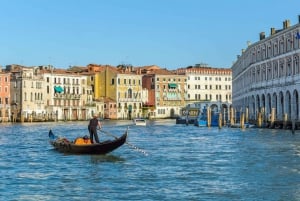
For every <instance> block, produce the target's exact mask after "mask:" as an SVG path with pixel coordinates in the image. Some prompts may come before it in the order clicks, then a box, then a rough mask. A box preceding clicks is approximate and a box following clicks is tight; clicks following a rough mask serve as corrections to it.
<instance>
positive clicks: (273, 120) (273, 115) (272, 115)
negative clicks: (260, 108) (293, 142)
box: [270, 108, 276, 128]
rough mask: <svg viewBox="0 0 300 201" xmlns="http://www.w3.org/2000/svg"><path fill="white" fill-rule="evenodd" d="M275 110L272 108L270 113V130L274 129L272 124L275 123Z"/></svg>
mask: <svg viewBox="0 0 300 201" xmlns="http://www.w3.org/2000/svg"><path fill="white" fill-rule="evenodd" d="M275 110H276V109H275V108H272V111H271V122H270V124H271V125H270V127H271V128H274V122H275Z"/></svg>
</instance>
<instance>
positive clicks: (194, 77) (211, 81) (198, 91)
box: [177, 64, 232, 112]
mask: <svg viewBox="0 0 300 201" xmlns="http://www.w3.org/2000/svg"><path fill="white" fill-rule="evenodd" d="M177 73H178V74H183V75H186V86H185V88H186V97H185V99H186V103H187V104H189V105H193V106H194V107H197V108H201V109H203V108H204V107H206V108H207V107H210V108H211V110H212V111H216V112H219V111H221V110H222V109H223V110H225V111H228V109H229V107H231V104H232V99H231V98H232V87H231V86H232V71H231V69H230V68H212V67H209V66H208V65H207V64H196V65H195V66H189V67H187V68H180V69H178V70H177Z"/></svg>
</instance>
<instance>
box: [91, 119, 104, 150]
mask: <svg viewBox="0 0 300 201" xmlns="http://www.w3.org/2000/svg"><path fill="white" fill-rule="evenodd" d="M97 127H98V128H99V129H101V128H102V125H101V122H100V121H99V120H98V116H97V115H96V114H94V115H93V118H92V119H91V120H90V123H89V125H88V129H89V132H90V140H91V143H92V144H93V143H94V138H95V141H96V143H99V138H98V134H97Z"/></svg>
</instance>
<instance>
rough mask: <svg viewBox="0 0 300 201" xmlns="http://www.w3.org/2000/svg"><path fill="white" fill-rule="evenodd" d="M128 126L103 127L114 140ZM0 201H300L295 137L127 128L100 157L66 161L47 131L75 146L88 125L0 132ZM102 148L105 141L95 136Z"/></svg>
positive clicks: (155, 125)
mask: <svg viewBox="0 0 300 201" xmlns="http://www.w3.org/2000/svg"><path fill="white" fill-rule="evenodd" d="M129 124H131V122H130V121H105V122H104V130H106V131H108V132H110V133H112V134H114V135H116V136H120V135H121V134H122V133H123V132H124V131H125V129H126V128H127V126H128V125H129ZM0 128H1V130H0V149H1V152H0V175H1V180H0V200H18V201H19V200H55V201H56V200H80V201H82V200H89V201H90V200H220V201H226V200H228V201H229V200H230V201H232V200H251V201H252V200H274V201H275V200H276V201H277V200H282V201H283V200H288V201H292V200H300V166H299V164H300V133H297V132H296V134H294V135H293V134H291V131H288V130H270V129H246V130H241V129H231V128H223V129H221V130H219V129H218V128H210V129H209V128H199V127H195V126H192V125H190V126H185V125H176V124H175V120H159V121H153V122H149V124H148V125H147V127H137V126H130V128H129V138H128V143H130V144H132V145H134V146H136V147H139V148H141V149H142V150H143V151H145V152H146V154H147V155H145V154H144V153H143V152H140V151H138V150H136V149H132V148H131V147H130V146H127V145H124V146H122V147H121V148H119V149H117V150H115V151H114V152H112V153H110V154H108V155H106V156H91V155H65V154H61V153H58V152H56V151H55V150H53V148H52V147H51V146H50V145H49V143H48V131H49V129H50V128H52V130H53V132H54V133H55V134H58V135H61V136H65V137H68V138H70V139H74V138H75V137H77V136H83V135H86V134H87V122H60V123H32V124H14V125H12V124H1V125H0ZM100 137H101V139H102V140H104V139H106V138H108V136H104V134H101V135H100Z"/></svg>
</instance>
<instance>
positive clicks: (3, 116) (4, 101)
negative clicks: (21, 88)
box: [0, 67, 11, 122]
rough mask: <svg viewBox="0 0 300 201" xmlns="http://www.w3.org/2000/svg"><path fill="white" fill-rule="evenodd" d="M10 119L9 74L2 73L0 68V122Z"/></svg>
mask: <svg viewBox="0 0 300 201" xmlns="http://www.w3.org/2000/svg"><path fill="white" fill-rule="evenodd" d="M10 118H11V97H10V73H6V72H2V68H1V67H0V122H8V121H10Z"/></svg>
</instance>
